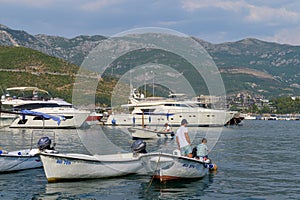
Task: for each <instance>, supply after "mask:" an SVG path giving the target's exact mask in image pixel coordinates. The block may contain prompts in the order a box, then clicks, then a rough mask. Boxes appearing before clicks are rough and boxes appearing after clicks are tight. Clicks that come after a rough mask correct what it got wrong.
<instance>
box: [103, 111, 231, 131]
mask: <svg viewBox="0 0 300 200" xmlns="http://www.w3.org/2000/svg"><path fill="white" fill-rule="evenodd" d="M173 113H174V114H172V115H171V116H167V115H144V119H142V118H143V116H142V115H135V114H113V115H110V116H109V117H108V119H107V121H106V122H105V124H106V125H118V126H132V125H133V124H135V125H142V124H143V121H144V124H146V125H148V126H162V125H163V124H164V123H166V122H168V123H169V124H172V126H180V125H181V120H182V119H186V120H187V121H188V122H189V126H193V127H205V126H216V127H219V126H224V125H225V124H226V123H227V122H228V121H229V120H230V119H232V118H233V117H234V115H235V114H236V112H230V111H223V110H214V111H212V110H209V109H207V110H203V111H197V112H195V110H189V111H186V110H185V111H184V112H181V111H176V112H173ZM133 121H134V123H133Z"/></svg>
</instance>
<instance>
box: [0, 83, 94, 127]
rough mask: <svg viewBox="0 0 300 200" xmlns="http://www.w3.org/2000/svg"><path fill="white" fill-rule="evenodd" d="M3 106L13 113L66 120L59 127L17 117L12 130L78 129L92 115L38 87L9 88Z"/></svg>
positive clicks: (31, 118) (33, 119) (32, 118)
mask: <svg viewBox="0 0 300 200" xmlns="http://www.w3.org/2000/svg"><path fill="white" fill-rule="evenodd" d="M1 104H2V106H4V107H6V108H10V109H11V110H12V111H21V110H32V111H35V112H41V113H46V114H49V115H55V116H62V117H64V119H65V120H63V121H62V122H61V123H60V125H58V124H57V123H56V122H54V121H53V120H45V119H42V118H41V117H39V116H30V115H26V116H25V115H24V116H19V117H17V118H16V119H15V120H14V121H13V122H12V123H11V125H10V127H11V128H77V127H80V126H81V125H82V124H83V122H84V121H85V120H86V118H87V117H88V115H89V114H90V112H89V111H85V110H79V109H77V108H74V107H73V105H72V104H70V103H68V102H66V101H64V100H62V99H59V98H52V97H51V96H50V94H49V93H48V92H47V91H45V90H41V89H39V88H37V87H13V88H7V89H6V94H5V95H3V96H2V97H1Z"/></svg>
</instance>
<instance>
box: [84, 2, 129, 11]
mask: <svg viewBox="0 0 300 200" xmlns="http://www.w3.org/2000/svg"><path fill="white" fill-rule="evenodd" d="M120 2H123V0H94V1H86V2H84V3H83V4H82V5H81V6H80V7H81V9H82V10H85V11H97V10H99V9H102V8H104V7H106V6H111V5H114V4H118V3H120Z"/></svg>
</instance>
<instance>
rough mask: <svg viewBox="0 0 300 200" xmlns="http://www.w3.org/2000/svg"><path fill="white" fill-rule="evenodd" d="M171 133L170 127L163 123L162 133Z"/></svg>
mask: <svg viewBox="0 0 300 200" xmlns="http://www.w3.org/2000/svg"><path fill="white" fill-rule="evenodd" d="M170 131H171V127H170V126H169V124H168V123H165V126H164V129H163V132H170Z"/></svg>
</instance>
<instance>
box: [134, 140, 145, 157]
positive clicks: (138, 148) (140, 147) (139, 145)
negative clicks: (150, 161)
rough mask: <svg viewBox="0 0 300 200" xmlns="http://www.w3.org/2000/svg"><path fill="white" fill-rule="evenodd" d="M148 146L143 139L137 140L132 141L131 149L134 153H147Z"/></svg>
mask: <svg viewBox="0 0 300 200" xmlns="http://www.w3.org/2000/svg"><path fill="white" fill-rule="evenodd" d="M146 146H147V144H146V142H143V140H136V141H134V142H133V143H132V145H131V149H132V152H133V153H134V154H137V153H147V151H146Z"/></svg>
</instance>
